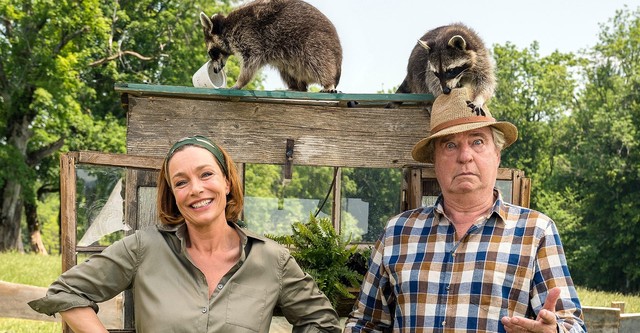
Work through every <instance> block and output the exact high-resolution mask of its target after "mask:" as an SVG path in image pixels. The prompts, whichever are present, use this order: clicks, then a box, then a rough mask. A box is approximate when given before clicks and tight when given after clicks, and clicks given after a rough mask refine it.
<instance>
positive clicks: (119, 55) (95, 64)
mask: <svg viewBox="0 0 640 333" xmlns="http://www.w3.org/2000/svg"><path fill="white" fill-rule="evenodd" d="M124 55H131V56H134V57H136V58H138V59H140V60H151V59H153V58H152V57H145V56H143V55H141V54H140V53H138V52H134V51H118V53H116V54H112V55H110V56H108V57H106V58H102V59H98V60H96V61H94V62H92V63H90V64H89V66H91V67H95V66H98V65H101V64H103V63H105V62H108V61H112V60H115V59H117V58H120V57H122V56H124Z"/></svg>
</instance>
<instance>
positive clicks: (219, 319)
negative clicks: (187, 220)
mask: <svg viewBox="0 0 640 333" xmlns="http://www.w3.org/2000/svg"><path fill="white" fill-rule="evenodd" d="M233 227H234V228H235V229H236V230H237V231H238V234H239V235H240V238H241V240H242V243H243V246H242V249H243V251H242V253H241V255H240V260H239V261H238V263H237V264H236V265H235V266H234V267H233V268H232V269H231V270H230V271H229V272H228V273H227V274H226V275H225V276H224V277H223V278H222V280H221V281H220V283H219V284H218V285H217V287H216V290H215V292H214V293H213V295H212V296H211V298H209V297H208V291H209V288H208V285H207V282H206V279H205V276H204V274H203V273H202V272H201V271H200V270H199V269H198V268H196V267H195V265H194V264H193V263H192V261H191V259H190V258H189V255H188V254H187V251H186V248H185V236H186V231H187V230H186V225H184V224H181V225H178V226H174V227H166V226H159V227H157V228H155V227H154V228H150V229H147V230H141V231H136V232H135V234H133V235H130V236H127V237H125V238H124V239H122V240H120V241H117V242H115V243H114V244H113V245H111V246H109V247H108V248H107V249H105V250H104V251H103V252H102V253H100V254H96V255H93V256H91V257H90V258H89V259H88V260H87V261H85V262H83V263H82V264H79V265H77V266H75V267H73V268H72V269H70V270H69V271H67V272H65V273H63V274H62V275H61V276H60V278H59V279H58V280H57V281H55V282H54V283H53V284H52V285H51V286H50V288H49V290H48V291H47V295H46V297H44V298H41V299H37V300H34V301H32V302H29V305H30V306H31V307H32V308H33V309H34V310H36V311H38V312H41V313H45V314H48V315H53V314H55V313H56V312H60V311H64V310H68V309H71V308H74V307H82V306H90V307H92V308H93V309H94V310H96V311H98V306H97V305H96V303H99V302H103V301H105V300H108V299H110V298H112V297H114V296H116V295H118V294H119V293H120V292H122V291H123V290H125V289H128V288H132V290H133V295H134V311H135V312H134V314H135V326H136V327H135V328H136V333H162V332H185V333H187V332H188V333H199V332H202V333H211V332H228V333H233V332H269V326H270V323H271V316H272V313H273V309H274V307H276V306H280V307H281V309H282V312H283V314H284V316H285V317H286V318H287V320H288V321H289V322H290V323H291V324H292V325H293V326H294V332H340V331H341V330H340V327H339V321H338V316H337V314H336V312H335V310H334V309H333V308H332V307H331V304H330V303H329V300H328V299H327V298H326V297H325V295H324V294H323V293H322V292H321V291H320V290H319V289H318V287H317V285H316V284H315V282H314V281H313V280H312V278H311V277H310V276H309V275H308V274H305V273H304V272H303V271H302V270H301V269H300V267H299V266H298V264H297V263H296V262H295V260H294V259H293V258H292V257H291V255H290V254H289V251H288V250H287V249H285V248H284V247H282V246H280V245H279V244H277V243H275V242H274V241H272V240H270V239H267V238H265V237H262V236H258V235H255V234H253V233H251V232H250V231H248V230H246V229H241V228H239V227H238V226H236V225H235V224H233Z"/></svg>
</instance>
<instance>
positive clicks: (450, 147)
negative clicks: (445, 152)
mask: <svg viewBox="0 0 640 333" xmlns="http://www.w3.org/2000/svg"><path fill="white" fill-rule="evenodd" d="M444 147H445V148H447V149H453V148H455V147H456V144H455V143H453V142H447V143H445V145H444Z"/></svg>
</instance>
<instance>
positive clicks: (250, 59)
mask: <svg viewBox="0 0 640 333" xmlns="http://www.w3.org/2000/svg"><path fill="white" fill-rule="evenodd" d="M200 23H201V24H202V27H203V31H204V40H205V44H206V47H207V52H208V54H209V57H210V58H211V61H212V63H213V66H212V67H213V70H214V71H215V72H216V73H217V72H219V71H221V70H222V68H223V67H224V65H225V63H226V61H227V58H228V57H229V56H230V55H232V54H233V55H235V56H236V57H238V58H239V60H240V63H241V67H240V74H239V76H238V80H237V82H236V84H235V85H234V86H233V87H231V89H242V87H244V86H245V85H247V83H249V81H251V79H252V78H253V76H254V75H255V73H256V72H257V71H258V70H259V69H260V68H262V67H263V66H265V65H271V66H273V67H275V68H276V69H277V70H278V72H279V73H280V76H281V77H282V80H283V81H284V82H285V83H286V85H287V87H288V88H289V90H295V91H307V88H308V85H309V84H313V83H316V84H319V85H321V86H322V88H323V90H322V91H323V92H337V91H336V87H337V86H338V82H339V81H340V74H341V67H342V46H341V45H340V39H339V38H338V33H337V31H336V28H335V27H334V25H333V24H332V23H331V21H329V19H328V18H327V17H326V16H325V15H324V14H322V13H321V12H320V11H319V10H318V9H317V8H315V7H313V6H312V5H310V4H308V3H306V2H304V1H301V0H255V1H252V2H249V3H247V4H245V5H243V6H240V7H238V8H236V9H234V10H233V11H231V12H230V13H229V14H228V15H227V16H226V17H225V16H224V15H222V14H215V15H213V16H211V17H208V16H207V15H206V14H205V13H200Z"/></svg>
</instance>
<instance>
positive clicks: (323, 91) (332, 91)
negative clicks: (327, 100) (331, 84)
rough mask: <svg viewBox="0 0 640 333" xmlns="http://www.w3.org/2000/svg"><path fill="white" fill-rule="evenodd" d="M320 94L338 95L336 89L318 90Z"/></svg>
mask: <svg viewBox="0 0 640 333" xmlns="http://www.w3.org/2000/svg"><path fill="white" fill-rule="evenodd" d="M320 92H322V93H329V94H337V93H339V91H338V89H322V90H320Z"/></svg>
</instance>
